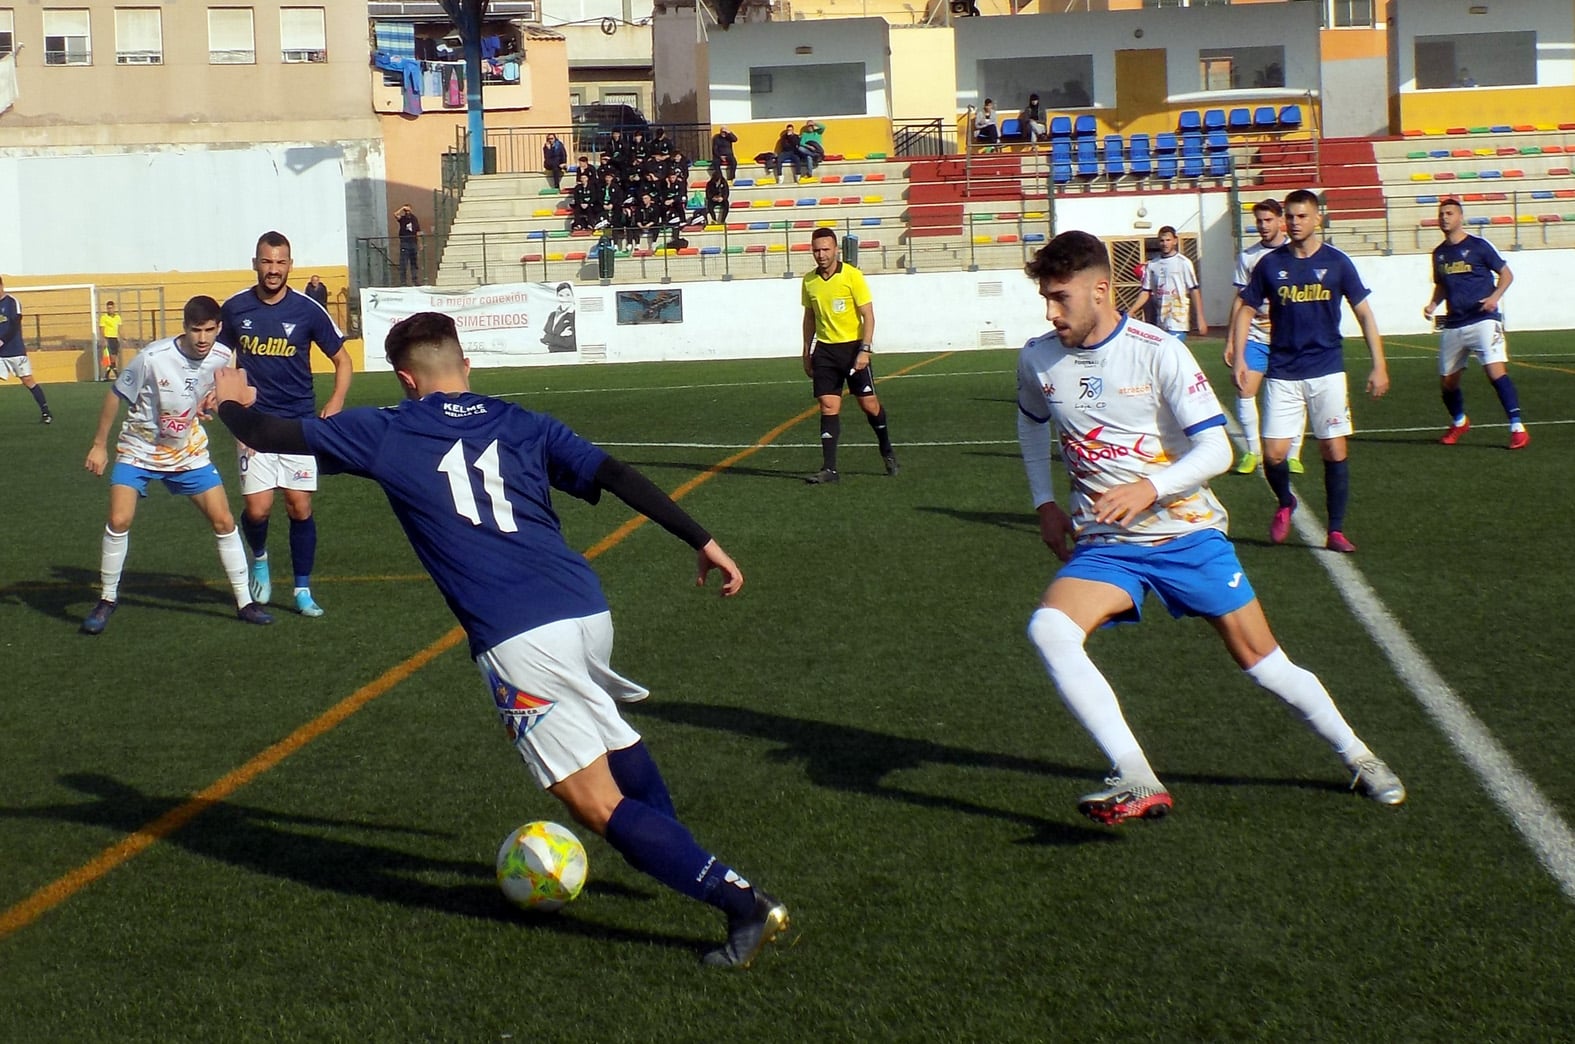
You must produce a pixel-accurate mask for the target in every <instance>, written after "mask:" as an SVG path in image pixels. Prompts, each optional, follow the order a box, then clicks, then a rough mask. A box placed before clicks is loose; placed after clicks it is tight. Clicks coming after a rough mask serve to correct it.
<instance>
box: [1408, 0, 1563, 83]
mask: <svg viewBox="0 0 1575 1044" xmlns="http://www.w3.org/2000/svg"><path fill="white" fill-rule="evenodd" d="M1390 2H1391V4H1392V5H1393V6H1394V7H1395V10H1396V14H1397V17H1396V20H1395V21H1396V28H1397V30H1398V35H1397V37H1396V39H1397V41H1398V47H1399V59H1400V82H1399V84H1398V86H1397V89H1398V90H1400V91H1403V92H1409V91H1414V90H1416V38H1417V37H1418V36H1455V35H1466V36H1469V35H1475V34H1478V33H1506V32H1520V31H1524V30H1528V29H1530V30H1535V31H1536V34H1537V86H1538V87H1562V86H1569V85H1571V84H1575V53H1572V52H1571V43H1572V42H1575V4H1571V3H1570V2H1569V0H1514V2H1512V3H1505V2H1503V0H1498V2H1495V3H1487V4H1483V3H1481V0H1443V2H1441V0H1390ZM1473 7H1485V8H1487V10H1488V13H1487V14H1480V15H1474V14H1472V13H1471V8H1473Z"/></svg>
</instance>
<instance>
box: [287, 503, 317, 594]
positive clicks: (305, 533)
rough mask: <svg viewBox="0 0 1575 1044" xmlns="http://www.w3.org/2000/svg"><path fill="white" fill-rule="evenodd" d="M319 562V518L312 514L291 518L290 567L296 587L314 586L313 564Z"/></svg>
mask: <svg viewBox="0 0 1575 1044" xmlns="http://www.w3.org/2000/svg"><path fill="white" fill-rule="evenodd" d="M316 564H317V520H316V519H315V518H312V517H310V516H308V517H306V518H303V519H299V520H298V519H293V518H292V519H290V568H291V569H293V570H294V571H295V586H296V587H311V586H312V566H314V565H316Z"/></svg>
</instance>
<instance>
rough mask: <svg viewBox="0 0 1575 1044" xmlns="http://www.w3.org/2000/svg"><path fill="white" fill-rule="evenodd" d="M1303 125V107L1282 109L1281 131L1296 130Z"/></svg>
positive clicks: (1284, 107) (1289, 106)
mask: <svg viewBox="0 0 1575 1044" xmlns="http://www.w3.org/2000/svg"><path fill="white" fill-rule="evenodd" d="M1301 125H1302V107H1301V106H1300V105H1286V106H1282V107H1281V109H1280V130H1295V129H1296V128H1297V127H1300V126H1301Z"/></svg>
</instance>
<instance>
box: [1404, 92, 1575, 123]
mask: <svg viewBox="0 0 1575 1044" xmlns="http://www.w3.org/2000/svg"><path fill="white" fill-rule="evenodd" d="M1572 119H1575V87H1473V88H1471V89H1469V90H1458V91H1414V92H1406V93H1403V94H1401V95H1400V129H1401V130H1427V131H1434V132H1438V131H1443V130H1445V129H1447V128H1449V127H1480V126H1483V125H1485V124H1495V123H1508V124H1517V123H1532V124H1538V123H1540V124H1549V125H1557V124H1560V123H1569V122H1570V121H1571V120H1572Z"/></svg>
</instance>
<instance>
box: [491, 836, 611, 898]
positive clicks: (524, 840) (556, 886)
mask: <svg viewBox="0 0 1575 1044" xmlns="http://www.w3.org/2000/svg"><path fill="white" fill-rule="evenodd" d="M589 869H590V865H589V863H588V862H587V861H586V858H585V846H584V845H582V844H580V839H579V838H577V837H575V836H574V835H573V834H572V833H570V832H569V830H568V829H567V828H565V827H561V826H559V825H558V824H557V823H549V822H546V821H545V820H539V821H537V822H535V823H526V824H525V825H524V826H522V827H520V828H519V829H518V830H516V831H514V832H513V833H512V834H510V835H509V836H508V837H506V838H504V839H503V844H502V846H501V847H499V848H498V887H499V888H501V889H503V894H504V895H505V896H507V897H508V900H509V901H510V902H511V903H513V904H514V905H515V906H518V907H520V908H521V909H525V910H536V911H539V912H541V913H549V912H551V911H553V910H556V909H558V908H559V907H561V906H562V905H563V904H564V903H566V902H568V901H569V900H571V899H573V898H574V897H575V896H577V895H579V894H580V889H581V888H584V887H585V875H586V873H587V871H589Z"/></svg>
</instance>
